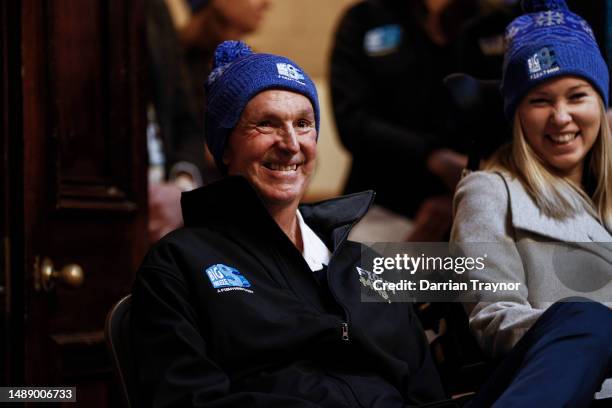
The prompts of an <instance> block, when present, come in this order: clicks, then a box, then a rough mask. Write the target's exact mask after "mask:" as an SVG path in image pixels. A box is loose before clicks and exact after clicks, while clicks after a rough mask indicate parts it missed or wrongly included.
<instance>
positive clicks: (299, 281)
mask: <svg viewBox="0 0 612 408" xmlns="http://www.w3.org/2000/svg"><path fill="white" fill-rule="evenodd" d="M207 93H208V107H207V115H206V119H205V121H206V124H205V126H206V130H207V143H208V146H209V148H210V151H211V152H212V154H213V156H214V158H215V161H216V163H217V165H218V166H219V168H220V170H221V171H222V172H223V173H224V174H226V177H224V178H223V179H221V180H220V181H218V182H215V183H213V184H211V185H209V186H206V187H203V188H200V189H197V190H194V191H192V192H189V193H184V194H183V198H182V208H183V215H184V220H185V226H184V227H183V228H181V229H179V230H177V231H175V232H173V233H171V234H169V235H167V236H166V237H165V238H163V239H162V240H161V241H160V242H159V243H158V244H157V245H156V246H155V247H154V248H153V249H152V250H151V252H150V253H149V254H148V256H147V257H146V259H145V260H144V262H143V265H142V267H141V270H140V271H139V274H138V278H137V281H136V284H135V287H134V292H133V314H132V336H133V340H134V351H135V354H136V355H135V358H136V362H137V367H138V370H137V371H138V373H137V376H138V378H137V383H138V393H139V399H140V401H141V406H143V407H149V406H155V407H204V406H206V407H379V408H393V407H404V406H405V405H410V404H414V405H418V404H421V403H424V402H428V401H432V400H437V399H441V398H443V392H442V388H441V385H440V382H439V378H438V375H437V373H436V371H435V368H434V366H433V364H432V361H431V358H430V355H429V352H428V347H427V343H426V341H425V339H424V336H423V332H422V330H421V328H420V326H419V323H418V322H417V320H416V318H415V316H414V314H413V311H412V307H411V305H410V304H406V303H392V304H389V303H377V302H361V301H360V292H361V283H360V280H359V274H358V271H357V270H356V265H357V264H358V262H359V260H360V247H359V246H358V245H356V244H354V243H352V242H349V241H347V240H346V237H347V235H348V233H349V231H350V229H351V227H352V226H353V225H354V224H355V223H356V222H357V221H358V220H359V219H360V218H361V217H362V216H363V215H364V214H365V213H366V211H367V210H368V208H369V206H370V204H371V202H372V200H373V194H372V193H371V192H367V193H361V194H355V195H352V196H348V197H344V198H337V199H333V200H329V201H325V202H322V203H319V204H314V205H299V203H300V200H301V199H302V197H303V195H304V191H305V189H306V186H307V184H308V181H309V179H310V177H311V175H312V173H313V170H314V167H315V158H316V154H317V137H318V129H319V123H320V118H319V102H318V99H317V93H316V89H315V86H314V84H313V83H312V81H311V79H310V78H309V77H308V75H306V73H304V72H303V71H302V70H301V69H300V68H299V67H298V66H297V65H296V64H295V63H294V62H292V61H290V60H288V59H286V58H283V57H280V56H275V55H267V54H255V53H253V52H252V51H251V50H250V49H249V48H248V47H247V46H246V45H244V44H243V43H240V42H225V43H223V44H222V45H221V46H220V47H219V48H218V49H217V51H216V58H215V67H214V70H213V72H212V73H211V75H210V77H209V80H208V83H207Z"/></svg>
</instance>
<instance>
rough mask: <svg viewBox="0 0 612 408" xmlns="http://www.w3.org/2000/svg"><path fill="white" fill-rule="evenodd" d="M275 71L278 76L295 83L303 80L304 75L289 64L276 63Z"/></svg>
mask: <svg viewBox="0 0 612 408" xmlns="http://www.w3.org/2000/svg"><path fill="white" fill-rule="evenodd" d="M276 69H277V70H278V75H279V76H280V77H282V78H285V79H289V80H292V81H297V82H300V81H301V80H303V79H304V75H303V74H302V73H301V72H300V70H299V69H297V68H296V67H294V66H293V65H291V64H287V63H285V62H278V63H277V64H276ZM300 83H302V82H300Z"/></svg>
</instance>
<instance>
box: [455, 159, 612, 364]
mask: <svg viewBox="0 0 612 408" xmlns="http://www.w3.org/2000/svg"><path fill="white" fill-rule="evenodd" d="M454 211H455V221H454V224H453V230H452V233H451V241H453V242H456V243H459V245H460V246H461V247H462V248H463V249H464V251H465V252H467V255H472V256H482V252H483V251H485V252H486V253H487V261H486V262H485V264H486V268H485V269H484V270H482V271H477V272H476V273H473V274H472V275H471V276H470V279H474V278H475V279H479V280H481V281H485V282H517V283H520V286H519V290H517V291H512V292H507V293H504V295H503V299H496V300H495V301H491V299H493V298H489V299H486V300H487V301H484V300H485V299H483V297H484V296H483V295H482V293H480V292H479V293H474V294H473V295H474V298H475V301H476V302H475V303H471V304H466V309H467V311H468V312H469V320H470V328H471V329H472V331H473V333H474V334H475V336H476V338H477V340H478V342H479V343H480V346H481V347H482V349H483V350H484V351H485V352H486V353H488V354H490V355H492V356H498V355H503V354H505V353H507V352H508V351H509V350H510V349H511V348H512V347H513V346H514V345H515V344H516V343H517V342H518V340H519V339H520V338H521V337H522V335H523V334H524V333H525V332H526V331H527V330H528V329H529V327H531V325H532V324H533V323H534V322H535V321H536V320H537V319H538V317H539V316H540V315H541V314H542V313H543V311H544V310H545V309H546V308H547V307H548V306H550V305H551V304H552V303H553V302H554V301H556V300H559V299H562V298H566V297H569V296H582V297H588V298H591V299H593V300H597V301H600V302H603V303H608V302H611V301H612V282H611V278H612V235H611V232H610V231H609V230H607V229H606V227H605V226H604V225H602V223H600V221H599V219H598V217H596V216H594V212H593V211H588V210H586V209H585V211H584V212H582V213H580V214H578V215H576V216H574V217H572V218H569V219H563V220H559V219H553V218H550V217H548V216H546V215H544V214H542V213H541V212H540V210H539V208H538V207H537V206H536V204H535V202H534V201H533V200H532V199H531V197H530V196H529V194H528V193H527V191H526V190H525V189H524V187H523V185H522V184H521V183H520V181H518V180H517V179H515V178H513V177H512V176H510V175H509V174H507V173H503V174H502V173H497V172H487V171H478V172H474V173H472V174H470V175H468V176H467V177H465V178H464V179H463V180H462V181H461V182H460V183H459V185H458V187H457V192H456V194H455V202H454ZM470 243H489V244H478V245H481V246H480V247H479V246H478V245H474V244H470ZM492 243H494V244H492ZM608 305H609V306H610V305H612V303H608Z"/></svg>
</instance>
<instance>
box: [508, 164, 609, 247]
mask: <svg viewBox="0 0 612 408" xmlns="http://www.w3.org/2000/svg"><path fill="white" fill-rule="evenodd" d="M500 175H501V176H502V178H503V179H504V181H505V183H506V186H507V188H508V197H509V200H510V210H511V211H510V213H511V217H512V225H513V226H514V227H515V228H520V229H523V230H527V231H530V232H533V233H535V234H539V235H543V236H545V237H548V238H551V239H553V240H555V241H563V242H609V241H610V233H609V232H608V231H607V230H606V228H605V227H604V226H603V225H602V224H601V223H600V222H599V221H598V220H597V219H596V218H595V217H593V216H592V215H591V214H590V213H589V212H588V211H584V212H582V213H581V214H578V215H576V216H575V217H572V218H569V219H564V220H557V219H554V218H551V217H548V216H547V215H545V214H543V213H542V212H541V211H540V209H539V208H538V206H537V205H536V203H535V202H534V201H533V199H532V198H531V196H530V195H529V193H528V192H527V190H525V188H524V187H523V185H522V183H521V182H520V181H519V180H518V179H517V178H515V177H511V176H510V175H508V174H505V173H503V174H502V173H500Z"/></svg>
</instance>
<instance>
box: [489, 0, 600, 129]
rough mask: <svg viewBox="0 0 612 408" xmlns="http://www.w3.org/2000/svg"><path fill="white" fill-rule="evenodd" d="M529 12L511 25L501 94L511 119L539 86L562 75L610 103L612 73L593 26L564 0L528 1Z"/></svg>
mask: <svg viewBox="0 0 612 408" xmlns="http://www.w3.org/2000/svg"><path fill="white" fill-rule="evenodd" d="M522 6H523V10H524V12H525V13H527V14H524V15H522V16H520V17H518V18H516V19H515V20H514V21H512V22H511V23H510V24H509V25H508V27H507V28H506V54H505V56H504V66H503V75H502V83H501V93H502V96H503V98H504V112H505V114H506V117H507V118H508V119H510V120H512V117H513V116H514V112H515V111H516V108H517V106H518V104H519V103H520V101H521V100H522V99H523V97H524V96H525V95H526V94H527V93H528V92H529V91H530V90H531V89H533V88H534V87H535V86H537V85H539V84H541V83H543V82H545V81H547V80H549V79H551V78H555V77H559V76H562V75H576V76H579V77H582V78H584V79H586V80H587V81H589V82H590V83H591V85H593V88H594V89H595V90H596V91H597V92H598V93H599V94H600V95H601V97H602V99H603V101H604V103H605V104H606V106H607V105H608V92H609V73H608V67H607V65H606V63H605V61H604V59H603V57H602V56H601V52H600V51H599V48H598V46H597V43H596V41H595V36H594V35H593V30H592V29H591V27H590V26H589V25H588V23H587V22H586V21H584V20H583V19H582V18H581V17H579V16H577V15H576V14H574V13H572V12H571V11H570V10H569V9H568V7H567V4H565V1H564V0H523V4H522Z"/></svg>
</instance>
